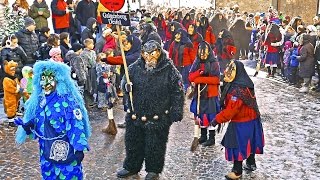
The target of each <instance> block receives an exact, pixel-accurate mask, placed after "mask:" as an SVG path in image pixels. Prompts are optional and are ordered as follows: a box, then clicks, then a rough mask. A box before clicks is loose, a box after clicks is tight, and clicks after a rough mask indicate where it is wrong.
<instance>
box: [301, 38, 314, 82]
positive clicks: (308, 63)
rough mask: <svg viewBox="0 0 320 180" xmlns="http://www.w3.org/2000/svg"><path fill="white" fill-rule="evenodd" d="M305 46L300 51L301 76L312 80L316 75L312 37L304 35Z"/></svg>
mask: <svg viewBox="0 0 320 180" xmlns="http://www.w3.org/2000/svg"><path fill="white" fill-rule="evenodd" d="M302 38H303V46H302V48H301V50H300V56H298V57H297V59H298V60H299V62H300V67H299V76H300V77H302V78H311V77H312V76H313V75H314V74H315V60H314V48H313V46H312V44H311V43H310V36H309V35H306V34H304V35H303V37H302Z"/></svg>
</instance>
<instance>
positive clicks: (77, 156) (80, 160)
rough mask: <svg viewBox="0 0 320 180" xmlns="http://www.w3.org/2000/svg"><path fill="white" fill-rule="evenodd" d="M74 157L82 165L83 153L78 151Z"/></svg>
mask: <svg viewBox="0 0 320 180" xmlns="http://www.w3.org/2000/svg"><path fill="white" fill-rule="evenodd" d="M74 155H75V156H76V158H77V162H78V163H79V164H80V163H81V162H82V160H83V158H84V154H83V151H76V153H75V154H74Z"/></svg>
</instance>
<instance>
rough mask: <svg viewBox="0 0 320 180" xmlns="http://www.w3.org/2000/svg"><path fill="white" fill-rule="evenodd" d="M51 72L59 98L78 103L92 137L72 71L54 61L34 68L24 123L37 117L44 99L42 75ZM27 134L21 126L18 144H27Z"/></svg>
mask: <svg viewBox="0 0 320 180" xmlns="http://www.w3.org/2000/svg"><path fill="white" fill-rule="evenodd" d="M46 70H49V71H52V72H54V74H55V80H56V91H57V94H58V96H68V97H71V98H73V99H74V100H75V102H78V105H79V108H80V110H81V112H82V115H83V123H84V128H85V135H86V137H87V138H89V137H90V136H91V126H90V123H89V116H88V112H87V110H86V108H85V106H84V101H83V98H82V96H81V94H80V92H79V90H78V88H77V85H76V83H75V82H74V81H73V80H72V79H71V77H70V74H71V69H70V67H69V66H67V65H65V64H63V63H58V62H54V61H40V62H37V63H36V64H35V65H34V67H33V80H32V85H33V92H32V94H31V96H30V98H29V100H28V101H27V102H26V104H25V113H24V117H23V122H24V123H27V122H29V121H30V120H33V119H34V118H35V117H36V109H37V107H38V106H39V104H40V101H41V99H42V97H43V91H42V87H41V85H40V80H41V75H42V73H43V72H44V71H46ZM26 138H27V134H26V132H25V131H24V129H23V128H22V127H21V126H19V127H18V129H17V132H16V143H17V144H22V143H23V142H25V140H26Z"/></svg>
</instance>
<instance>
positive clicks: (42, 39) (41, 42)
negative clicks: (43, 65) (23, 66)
mask: <svg viewBox="0 0 320 180" xmlns="http://www.w3.org/2000/svg"><path fill="white" fill-rule="evenodd" d="M47 40H48V37H47V36H45V35H44V34H42V33H40V34H39V44H40V46H41V45H42V44H44V43H46V42H47Z"/></svg>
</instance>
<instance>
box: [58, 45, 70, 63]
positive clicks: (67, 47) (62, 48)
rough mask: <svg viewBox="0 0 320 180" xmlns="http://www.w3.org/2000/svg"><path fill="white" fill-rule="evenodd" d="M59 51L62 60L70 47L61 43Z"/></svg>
mask: <svg viewBox="0 0 320 180" xmlns="http://www.w3.org/2000/svg"><path fill="white" fill-rule="evenodd" d="M60 49H61V57H62V58H63V59H64V58H65V57H66V54H67V53H68V51H69V50H70V47H69V46H68V45H67V44H66V43H64V42H61V44H60Z"/></svg>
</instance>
